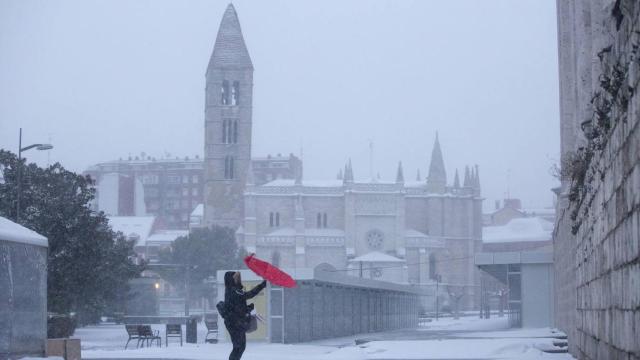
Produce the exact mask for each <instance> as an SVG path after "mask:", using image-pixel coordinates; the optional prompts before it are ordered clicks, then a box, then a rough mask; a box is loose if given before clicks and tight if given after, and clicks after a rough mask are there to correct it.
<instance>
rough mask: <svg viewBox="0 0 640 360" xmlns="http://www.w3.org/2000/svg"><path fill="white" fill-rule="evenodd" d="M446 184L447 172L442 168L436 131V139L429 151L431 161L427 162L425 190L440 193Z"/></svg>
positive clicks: (442, 161)
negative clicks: (427, 171) (427, 170)
mask: <svg viewBox="0 0 640 360" xmlns="http://www.w3.org/2000/svg"><path fill="white" fill-rule="evenodd" d="M446 186H447V173H446V171H445V169H444V160H443V158H442V150H441V149H440V140H439V139H438V133H437V132H436V141H435V143H434V144H433V151H432V152H431V163H430V164H429V176H428V177H427V190H428V191H430V192H433V193H439V194H442V193H444V192H445V188H446Z"/></svg>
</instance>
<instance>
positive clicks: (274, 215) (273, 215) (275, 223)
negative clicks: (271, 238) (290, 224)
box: [269, 212, 280, 227]
mask: <svg viewBox="0 0 640 360" xmlns="http://www.w3.org/2000/svg"><path fill="white" fill-rule="evenodd" d="M269 226H270V227H279V226H280V213H279V212H270V213H269Z"/></svg>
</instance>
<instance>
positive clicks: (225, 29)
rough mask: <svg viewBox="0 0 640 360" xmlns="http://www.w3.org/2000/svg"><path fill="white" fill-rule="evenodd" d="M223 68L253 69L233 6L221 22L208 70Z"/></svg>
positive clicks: (229, 7)
mask: <svg viewBox="0 0 640 360" xmlns="http://www.w3.org/2000/svg"><path fill="white" fill-rule="evenodd" d="M223 67H231V68H251V69H253V63H252V62H251V57H250V56H249V51H248V50H247V46H246V44H245V43H244V38H243V37H242V29H240V20H238V14H237V13H236V9H235V8H234V7H233V4H229V6H227V10H226V11H225V12H224V15H223V16H222V21H220V28H219V29H218V36H217V37H216V43H215V45H214V47H213V53H212V54H211V59H210V60H209V67H208V69H211V68H223Z"/></svg>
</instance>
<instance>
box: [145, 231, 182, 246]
mask: <svg viewBox="0 0 640 360" xmlns="http://www.w3.org/2000/svg"><path fill="white" fill-rule="evenodd" d="M187 235H189V231H188V230H160V231H157V232H155V233H153V234H152V235H150V236H149V237H148V238H147V244H148V245H150V244H151V243H163V244H167V245H168V244H169V243H172V242H174V241H175V240H176V239H177V238H179V237H181V236H187Z"/></svg>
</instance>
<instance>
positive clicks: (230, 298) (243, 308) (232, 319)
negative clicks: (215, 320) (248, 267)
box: [224, 271, 267, 327]
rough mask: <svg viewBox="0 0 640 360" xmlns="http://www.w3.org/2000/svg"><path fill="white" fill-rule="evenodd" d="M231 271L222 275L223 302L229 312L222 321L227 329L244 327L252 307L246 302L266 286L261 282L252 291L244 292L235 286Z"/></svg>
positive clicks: (239, 286)
mask: <svg viewBox="0 0 640 360" xmlns="http://www.w3.org/2000/svg"><path fill="white" fill-rule="evenodd" d="M233 274H234V272H233V271H227V272H226V273H225V274H224V287H225V291H224V302H225V306H226V307H227V309H228V311H229V315H228V316H227V318H226V319H225V320H224V322H225V325H226V326H227V327H246V325H247V323H248V321H249V319H248V315H249V313H251V310H252V309H253V305H252V306H251V307H250V306H247V300H249V299H251V298H253V297H255V296H256V295H258V294H259V293H260V291H262V289H264V288H265V287H266V286H267V282H266V281H263V282H262V283H260V284H258V285H257V286H256V287H254V288H253V289H251V290H249V291H247V292H245V291H244V290H242V286H241V285H237V284H236V283H235V281H234V279H233Z"/></svg>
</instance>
